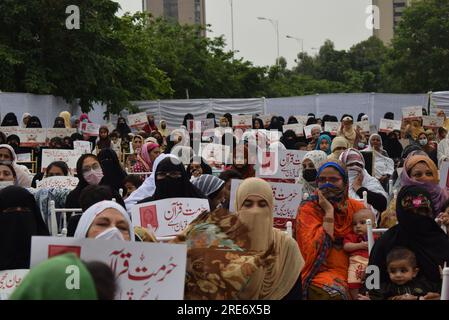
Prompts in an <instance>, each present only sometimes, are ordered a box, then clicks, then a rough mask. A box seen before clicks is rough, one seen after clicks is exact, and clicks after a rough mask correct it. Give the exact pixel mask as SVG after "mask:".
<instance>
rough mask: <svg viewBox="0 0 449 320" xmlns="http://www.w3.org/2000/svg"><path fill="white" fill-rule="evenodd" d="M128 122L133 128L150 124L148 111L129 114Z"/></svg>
mask: <svg viewBox="0 0 449 320" xmlns="http://www.w3.org/2000/svg"><path fill="white" fill-rule="evenodd" d="M128 123H129V126H130V127H131V128H134V129H141V128H143V127H145V125H146V124H148V119H147V113H146V112H140V113H135V114H130V115H128Z"/></svg>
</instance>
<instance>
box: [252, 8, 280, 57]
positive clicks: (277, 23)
mask: <svg viewBox="0 0 449 320" xmlns="http://www.w3.org/2000/svg"><path fill="white" fill-rule="evenodd" d="M257 19H259V20H267V21H270V23H271V25H272V26H273V27H274V30H275V32H276V43H277V58H276V64H279V58H280V55H279V20H274V19H270V18H265V17H257Z"/></svg>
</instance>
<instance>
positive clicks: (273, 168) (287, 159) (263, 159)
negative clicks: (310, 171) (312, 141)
mask: <svg viewBox="0 0 449 320" xmlns="http://www.w3.org/2000/svg"><path fill="white" fill-rule="evenodd" d="M306 153H307V151H303V150H278V151H277V152H275V151H268V152H260V153H259V154H258V163H257V165H256V176H257V177H259V178H262V179H265V180H269V181H278V182H280V181H282V182H295V179H296V178H298V177H299V175H300V172H301V165H302V159H303V158H304V156H305V154H306Z"/></svg>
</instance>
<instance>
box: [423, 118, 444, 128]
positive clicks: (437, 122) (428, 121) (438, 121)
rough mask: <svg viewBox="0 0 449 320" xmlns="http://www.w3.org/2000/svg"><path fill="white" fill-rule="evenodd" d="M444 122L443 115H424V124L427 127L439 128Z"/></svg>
mask: <svg viewBox="0 0 449 320" xmlns="http://www.w3.org/2000/svg"><path fill="white" fill-rule="evenodd" d="M443 124H444V118H443V117H437V116H423V117H422V125H423V127H425V128H439V127H442V126H443Z"/></svg>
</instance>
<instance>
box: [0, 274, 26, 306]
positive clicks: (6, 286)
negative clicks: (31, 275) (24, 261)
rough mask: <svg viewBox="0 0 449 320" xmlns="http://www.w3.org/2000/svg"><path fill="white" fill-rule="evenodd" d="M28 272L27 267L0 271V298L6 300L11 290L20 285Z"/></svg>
mask: <svg viewBox="0 0 449 320" xmlns="http://www.w3.org/2000/svg"><path fill="white" fill-rule="evenodd" d="M28 272H29V270H28V269H15V270H3V271H0V300H8V298H9V296H10V295H11V294H12V293H13V291H14V290H15V289H16V288H17V287H18V286H20V284H21V283H22V280H23V278H25V276H26V275H27V274H28Z"/></svg>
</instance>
